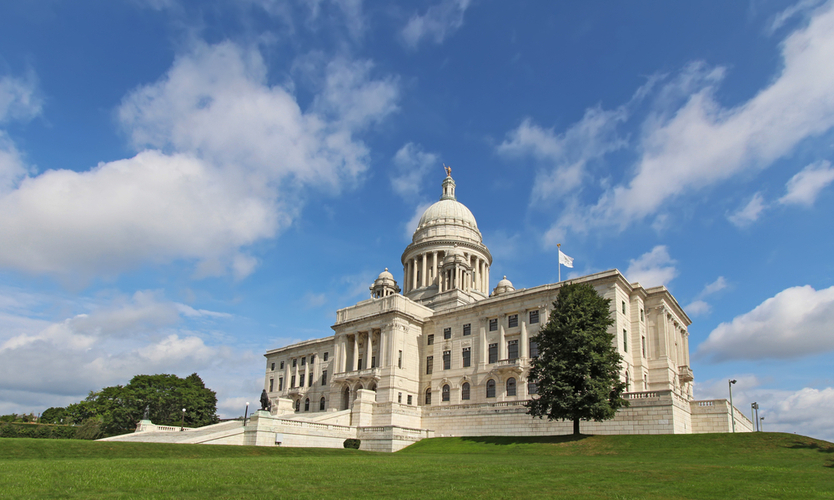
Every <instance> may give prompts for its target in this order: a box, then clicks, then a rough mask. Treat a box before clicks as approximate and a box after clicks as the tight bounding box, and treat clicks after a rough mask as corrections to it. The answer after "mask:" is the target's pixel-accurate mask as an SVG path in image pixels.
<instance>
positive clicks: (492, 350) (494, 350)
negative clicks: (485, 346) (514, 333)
mask: <svg viewBox="0 0 834 500" xmlns="http://www.w3.org/2000/svg"><path fill="white" fill-rule="evenodd" d="M496 361H498V344H490V345H489V362H490V363H495V362H496Z"/></svg>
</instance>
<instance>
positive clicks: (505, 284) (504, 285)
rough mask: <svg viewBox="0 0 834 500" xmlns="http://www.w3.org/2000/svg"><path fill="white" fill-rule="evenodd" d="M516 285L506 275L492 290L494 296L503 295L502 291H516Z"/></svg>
mask: <svg viewBox="0 0 834 500" xmlns="http://www.w3.org/2000/svg"><path fill="white" fill-rule="evenodd" d="M514 291H515V287H514V286H513V283H512V282H511V281H510V280H508V279H507V277H506V276H504V278H503V279H502V280H501V281H499V282H498V284H497V285H495V289H494V290H493V291H492V296H493V297H495V296H496V295H501V294H502V293H508V292H514Z"/></svg>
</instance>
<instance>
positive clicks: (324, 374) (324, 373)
mask: <svg viewBox="0 0 834 500" xmlns="http://www.w3.org/2000/svg"><path fill="white" fill-rule="evenodd" d="M321 385H327V370H322V371H321Z"/></svg>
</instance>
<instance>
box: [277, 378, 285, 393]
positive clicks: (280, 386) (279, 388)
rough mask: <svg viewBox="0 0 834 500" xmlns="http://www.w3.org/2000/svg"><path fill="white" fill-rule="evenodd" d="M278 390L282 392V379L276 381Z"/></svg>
mask: <svg viewBox="0 0 834 500" xmlns="http://www.w3.org/2000/svg"><path fill="white" fill-rule="evenodd" d="M278 390H279V391H283V390H284V379H283V378H279V379H278Z"/></svg>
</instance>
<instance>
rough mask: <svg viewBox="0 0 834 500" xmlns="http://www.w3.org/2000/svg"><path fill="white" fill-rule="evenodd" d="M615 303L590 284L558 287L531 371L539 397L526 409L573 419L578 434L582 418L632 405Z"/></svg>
mask: <svg viewBox="0 0 834 500" xmlns="http://www.w3.org/2000/svg"><path fill="white" fill-rule="evenodd" d="M610 303H611V301H610V300H609V299H604V298H602V297H601V296H600V295H599V294H598V293H597V292H596V290H594V287H592V286H591V285H589V284H587V283H579V284H566V285H563V286H562V287H561V289H560V290H559V296H558V297H557V298H556V301H555V302H554V303H553V312H552V313H551V315H550V319H549V320H548V322H547V325H545V327H544V328H543V329H542V330H541V331H540V332H539V334H538V336H537V338H536V342H537V343H538V347H539V356H538V358H536V360H535V361H534V362H533V366H532V368H531V369H530V380H531V381H534V382H535V383H536V385H537V389H538V397H536V398H533V399H531V400H530V401H529V402H528V403H527V413H529V414H531V415H533V416H537V417H539V418H542V417H544V416H547V418H548V419H549V420H556V419H559V420H572V421H573V433H574V434H575V435H578V434H579V421H580V419H585V420H590V419H593V420H595V421H597V422H600V421H603V420H608V419H611V418H614V416H615V415H616V413H617V409H618V408H622V407H627V406H628V401H626V400H625V399H623V398H622V393H623V391H624V390H625V382H622V381H620V369H621V368H620V363H621V361H622V357H621V356H620V353H619V351H618V350H617V347H616V345H615V335H614V334H612V333H609V332H608V328H609V327H610V326H611V325H612V324H614V320H613V319H612V318H611V312H610V311H611V309H610Z"/></svg>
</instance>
